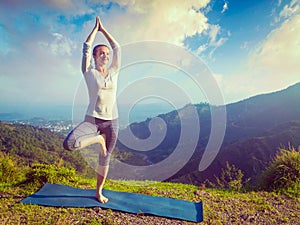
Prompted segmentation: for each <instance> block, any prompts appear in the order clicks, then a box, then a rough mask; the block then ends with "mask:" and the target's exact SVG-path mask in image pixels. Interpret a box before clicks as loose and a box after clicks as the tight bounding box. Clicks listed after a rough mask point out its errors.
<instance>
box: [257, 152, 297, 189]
mask: <svg viewBox="0 0 300 225" xmlns="http://www.w3.org/2000/svg"><path fill="white" fill-rule="evenodd" d="M299 150H300V147H299V148H298V150H296V149H295V148H294V147H290V148H289V149H283V148H280V149H279V152H278V153H277V154H276V156H275V157H274V159H273V160H272V162H271V164H270V165H269V167H267V169H266V170H265V171H264V172H263V174H262V181H261V186H262V188H263V189H264V190H267V191H275V190H284V189H286V190H287V189H289V188H299V186H300V152H299Z"/></svg>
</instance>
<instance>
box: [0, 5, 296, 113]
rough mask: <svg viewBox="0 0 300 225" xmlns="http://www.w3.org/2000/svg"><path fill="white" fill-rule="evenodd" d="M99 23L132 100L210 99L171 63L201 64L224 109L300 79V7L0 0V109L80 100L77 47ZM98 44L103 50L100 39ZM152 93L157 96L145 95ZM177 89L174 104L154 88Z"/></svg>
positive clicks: (121, 85) (120, 88)
mask: <svg viewBox="0 0 300 225" xmlns="http://www.w3.org/2000/svg"><path fill="white" fill-rule="evenodd" d="M96 16H99V17H100V19H101V21H102V23H103V26H104V27H105V28H106V29H107V30H108V31H109V32H110V33H111V34H112V35H113V37H114V38H115V39H116V40H117V41H118V42H119V43H120V45H121V46H122V48H124V54H123V55H122V63H123V64H122V65H123V67H122V69H121V71H120V78H119V79H120V81H119V85H118V91H119V93H121V94H122V95H126V91H125V92H124V90H127V89H131V90H132V89H134V90H135V94H136V95H137V96H139V95H140V96H141V97H140V98H137V99H135V100H134V101H136V102H139V101H142V100H143V99H144V100H145V99H146V100H147V99H148V100H149V98H151V96H152V97H153V98H154V99H156V100H158V101H167V102H169V103H170V104H172V105H176V104H177V103H176V101H177V100H178V102H181V103H183V104H184V103H185V102H184V101H185V100H182V99H181V96H183V95H184V94H186V95H187V96H188V97H185V99H189V100H190V101H191V102H192V103H199V102H203V101H204V102H207V101H208V100H209V99H208V97H207V96H208V95H209V94H207V93H206V92H207V87H206V88H203V87H201V84H200V87H199V84H198V83H197V81H195V80H193V76H194V75H193V74H187V73H186V72H185V70H184V65H183V66H182V68H180V66H178V65H174V61H172V60H171V61H170V60H169V59H168V57H169V58H172V57H175V58H176V60H181V62H186V61H188V60H187V59H190V58H193V57H196V58H197V59H198V60H199V61H200V62H203V63H204V65H201V66H200V67H207V68H208V70H209V73H210V75H209V76H212V77H213V79H214V81H215V82H216V84H217V89H218V90H217V91H220V92H221V94H222V98H223V99H222V101H224V103H232V102H236V101H240V100H242V99H245V98H249V97H251V96H255V95H258V94H262V93H268V92H273V91H277V90H281V89H284V88H287V87H288V86H290V85H293V84H295V83H297V82H299V81H300V76H299V72H300V63H299V59H300V0H251V1H240V0H201V1H200V0H197V1H194V0H186V1H181V0H163V1H161V0H152V1H151V0H145V1H142V0H140V1H139V0H111V1H109V0H104V1H97V0H84V1H82V0H41V1H35V0H1V1H0V38H1V41H0V61H1V64H0V89H1V95H0V109H1V110H0V112H5V107H6V106H9V105H32V104H33V105H34V104H36V105H68V104H72V103H73V102H76V101H77V100H76V98H77V97H76V96H85V95H86V90H84V85H82V82H83V80H82V75H81V72H80V63H81V56H82V55H81V54H82V44H83V42H84V41H85V40H86V37H87V36H88V34H89V33H90V31H91V30H92V28H93V26H94V24H95V17H96ZM98 42H99V43H101V42H103V43H105V42H106V43H107V41H106V40H105V38H104V37H103V36H102V35H101V34H97V37H96V40H95V43H98ZM156 43H160V44H162V45H161V46H162V47H157V46H156ZM170 46H171V47H172V46H173V48H172V49H178V51H177V52H178V54H175V55H176V56H174V55H173V52H172V51H169V50H168V48H170ZM154 49H155V51H153V50H154ZM122 52H123V50H122ZM185 53H188V54H189V55H188V54H187V55H185ZM161 55H164V56H166V57H165V58H164V59H162V58H160V57H161ZM143 57H145V59H146V60H144V61H143V63H141V61H140V60H139V58H143ZM147 60H148V61H147ZM151 60H152V61H151ZM153 60H154V61H153ZM176 60H175V61H176ZM185 60H186V61H185ZM130 63H131V64H130ZM187 64H188V63H187ZM201 69H203V68H201ZM199 70H200V69H199ZM193 71H194V70H193ZM147 78H151V79H150V80H149V79H147ZM140 79H143V82H141V81H140ZM137 81H139V83H137ZM161 81H162V82H161ZM154 86H155V88H156V89H155V90H154V92H155V93H156V94H149V96H150V97H149V96H147V93H144V92H142V90H145V88H150V87H154ZM173 86H174V87H175V89H174V90H173V89H172V91H170V92H171V94H172V95H176V94H175V93H179V91H182V93H184V94H178V96H177V98H176V99H177V100H176V99H175V100H174V98H172V99H171V100H168V99H166V98H168V97H165V95H164V93H163V92H159V91H157V90H165V92H168V90H169V88H171V87H173ZM126 88H127V89H126ZM214 88H215V89H216V87H215V86H214ZM176 89H177V90H178V91H176ZM213 91H214V90H213ZM213 91H212V92H213ZM127 100H128V99H127ZM181 100H182V101H181ZM124 101H125V100H124ZM129 101H130V100H129ZM208 102H209V101H208Z"/></svg>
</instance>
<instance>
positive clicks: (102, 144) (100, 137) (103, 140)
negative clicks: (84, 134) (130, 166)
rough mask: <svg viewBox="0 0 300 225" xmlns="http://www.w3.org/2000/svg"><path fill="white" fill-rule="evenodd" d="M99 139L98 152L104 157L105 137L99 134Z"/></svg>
mask: <svg viewBox="0 0 300 225" xmlns="http://www.w3.org/2000/svg"><path fill="white" fill-rule="evenodd" d="M99 140H100V154H101V155H102V156H104V157H106V155H107V149H106V143H105V139H104V137H103V136H102V135H99Z"/></svg>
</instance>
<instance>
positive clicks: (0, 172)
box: [0, 152, 24, 183]
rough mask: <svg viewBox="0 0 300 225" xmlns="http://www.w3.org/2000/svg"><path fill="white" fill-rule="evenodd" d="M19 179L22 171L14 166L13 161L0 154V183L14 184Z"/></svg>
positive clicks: (9, 157) (7, 156)
mask: <svg viewBox="0 0 300 225" xmlns="http://www.w3.org/2000/svg"><path fill="white" fill-rule="evenodd" d="M23 177H24V176H23ZM21 179H22V171H20V170H19V169H18V167H17V166H16V162H15V160H14V159H13V158H12V157H11V156H9V155H6V154H4V153H2V152H0V183H15V182H19V181H20V180H21Z"/></svg>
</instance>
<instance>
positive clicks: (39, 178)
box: [26, 164, 77, 185]
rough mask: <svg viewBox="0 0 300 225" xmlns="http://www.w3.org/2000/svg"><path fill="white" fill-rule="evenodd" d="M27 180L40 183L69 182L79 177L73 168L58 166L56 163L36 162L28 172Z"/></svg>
mask: <svg viewBox="0 0 300 225" xmlns="http://www.w3.org/2000/svg"><path fill="white" fill-rule="evenodd" d="M26 178H27V180H26V182H28V183H34V184H38V185H42V184H45V183H47V182H49V183H69V182H74V181H76V179H77V176H76V171H75V169H73V168H66V167H58V166H56V165H47V164H35V165H34V166H33V167H32V169H31V171H30V172H29V173H27V174H26Z"/></svg>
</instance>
